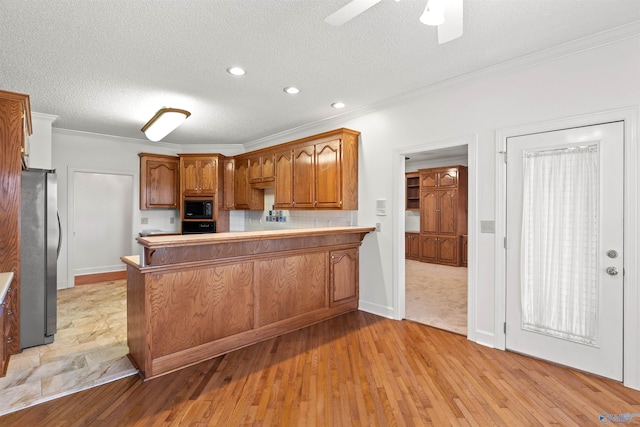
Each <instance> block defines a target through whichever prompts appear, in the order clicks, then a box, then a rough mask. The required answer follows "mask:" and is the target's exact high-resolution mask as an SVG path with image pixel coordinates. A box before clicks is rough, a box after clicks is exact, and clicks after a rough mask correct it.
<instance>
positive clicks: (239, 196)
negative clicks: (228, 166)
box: [234, 159, 249, 209]
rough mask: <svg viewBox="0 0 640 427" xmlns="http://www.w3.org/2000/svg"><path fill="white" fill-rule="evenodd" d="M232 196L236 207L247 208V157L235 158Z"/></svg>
mask: <svg viewBox="0 0 640 427" xmlns="http://www.w3.org/2000/svg"><path fill="white" fill-rule="evenodd" d="M234 197H235V208H236V209H249V159H236V171H235V182H234Z"/></svg>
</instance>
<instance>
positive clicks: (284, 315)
mask: <svg viewBox="0 0 640 427" xmlns="http://www.w3.org/2000/svg"><path fill="white" fill-rule="evenodd" d="M373 230H374V229H373V228H363V227H362V228H358V227H348V228H345V229H340V228H339V227H331V228H326V229H324V230H323V231H322V233H326V235H323V234H320V233H318V232H317V231H315V230H314V231H313V232H312V234H310V232H308V231H299V230H284V231H281V232H278V233H266V232H254V233H252V232H245V233H220V234H216V235H214V236H213V237H211V236H205V237H201V236H190V237H189V238H185V236H178V237H177V238H176V241H175V242H172V241H171V240H170V238H169V239H168V238H166V237H165V238H163V239H161V238H155V239H154V238H153V237H147V238H140V239H138V241H139V242H140V243H141V244H142V245H143V246H145V245H147V246H145V248H144V249H145V251H144V252H145V254H144V256H145V257H146V258H145V259H146V263H145V264H146V265H145V266H144V267H140V265H139V262H138V257H123V258H122V260H123V261H124V262H125V263H126V264H127V343H128V346H129V357H130V359H131V360H132V362H133V363H134V364H135V365H136V366H137V367H138V369H139V370H140V373H141V375H142V376H143V377H144V378H146V379H149V378H154V377H157V376H160V375H164V374H167V373H169V372H172V371H175V370H177V369H181V368H184V367H186V366H189V365H192V364H194V363H198V362H202V361H204V360H207V359H211V358H213V357H217V356H219V355H221V354H224V353H227V352H229V351H233V350H236V349H238V348H242V347H245V346H248V345H251V344H254V343H256V342H259V341H263V340H266V339H270V338H273V337H275V336H278V335H281V334H284V333H287V332H291V331H293V330H296V329H300V328H303V327H306V326H309V325H311V324H313V323H317V322H320V321H322V320H325V319H328V318H330V317H333V316H337V315H340V314H343V313H346V312H348V311H352V310H356V309H357V308H358V262H359V261H358V251H359V247H360V244H361V242H362V239H363V238H364V235H365V234H366V233H368V232H370V231H373ZM189 239H191V240H189ZM185 243H188V245H185Z"/></svg>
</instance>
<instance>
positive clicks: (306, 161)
mask: <svg viewBox="0 0 640 427" xmlns="http://www.w3.org/2000/svg"><path fill="white" fill-rule="evenodd" d="M314 164H315V161H314V146H313V145H309V146H306V147H300V148H296V149H294V150H293V207H294V208H313V207H315V204H314V202H315V197H314V196H315V195H314V192H313V190H314V186H315V185H314V184H315V177H314Z"/></svg>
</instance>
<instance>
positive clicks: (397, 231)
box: [393, 135, 477, 340]
mask: <svg viewBox="0 0 640 427" xmlns="http://www.w3.org/2000/svg"><path fill="white" fill-rule="evenodd" d="M394 154H395V156H394V162H393V170H394V173H393V180H394V189H395V191H394V207H395V211H394V214H395V215H394V259H393V261H394V263H393V264H394V294H393V297H394V303H393V318H395V319H398V320H402V319H406V318H407V315H406V314H407V312H406V307H407V301H408V298H412V295H413V294H412V293H411V289H410V290H409V292H410V293H409V297H407V293H406V291H407V277H408V275H410V274H412V273H411V270H409V269H410V268H411V267H413V266H424V267H427V268H428V267H429V266H432V267H434V268H437V267H448V266H447V265H442V264H429V263H422V262H420V261H419V260H418V261H416V260H411V259H410V260H407V259H406V252H405V250H404V249H405V235H406V234H405V233H406V231H407V230H408V231H414V232H417V234H418V236H419V235H420V219H419V216H420V215H419V212H416V211H413V212H408V211H407V210H406V198H405V194H406V181H405V172H409V171H411V169H418V167H419V168H429V167H431V166H434V167H435V166H442V165H445V166H449V165H454V164H455V165H460V164H462V165H466V166H467V178H468V182H467V203H466V206H467V212H466V216H467V220H466V224H467V230H466V235H467V238H466V249H467V250H466V260H467V267H466V268H464V270H466V275H465V274H464V270H458V272H460V271H462V272H463V274H462V275H463V276H465V278H466V322H465V321H464V320H463V321H462V323H463V327H465V326H466V336H467V338H468V339H470V340H475V339H476V327H475V313H476V308H475V307H476V266H475V260H476V247H475V245H476V240H477V239H476V227H475V223H476V221H477V202H476V200H477V188H476V182H477V180H476V174H477V166H476V163H477V135H468V136H464V137H458V138H452V139H448V140H442V141H432V142H429V143H424V144H419V145H415V146H411V147H406V148H402V149H398V150H395V151H394ZM407 157H408V158H409V159H408V160H407ZM434 157H435V161H437V162H438V163H433V162H432V161H434ZM419 161H420V162H421V163H418V162H419ZM412 163H413V164H412ZM462 165H461V166H462ZM418 191H419V189H418ZM415 206H416V205H414V207H415ZM417 206H419V203H418V205H417ZM445 237H452V236H445ZM418 238H419V237H418ZM459 239H460V246H458V248H461V245H462V238H461V237H460V238H459ZM425 244H426V245H427V246H428V243H425V242H423V246H424V245H425ZM418 245H420V244H419V243H418ZM445 249H448V250H449V255H451V254H452V252H454V253H458V256H459V254H460V252H456V250H455V246H454V245H449V246H446V245H445ZM418 254H421V249H418V250H417V251H416V250H415V249H414V257H415V255H418ZM408 262H412V265H411V266H410V267H407V263H408ZM413 263H415V264H413ZM450 268H453V269H459V268H461V267H450ZM443 276H444V275H443ZM463 292H464V288H463ZM463 298H464V297H463ZM458 300H459V301H458V302H460V300H462V298H458ZM462 304H465V302H464V301H462ZM461 311H462V310H461ZM462 317H464V314H463V315H462ZM456 332H457V333H464V332H465V331H464V330H459V331H456Z"/></svg>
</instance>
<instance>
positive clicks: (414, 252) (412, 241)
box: [404, 233, 420, 261]
mask: <svg viewBox="0 0 640 427" xmlns="http://www.w3.org/2000/svg"><path fill="white" fill-rule="evenodd" d="M404 257H405V258H407V259H413V260H416V261H420V233H405V234H404Z"/></svg>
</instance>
